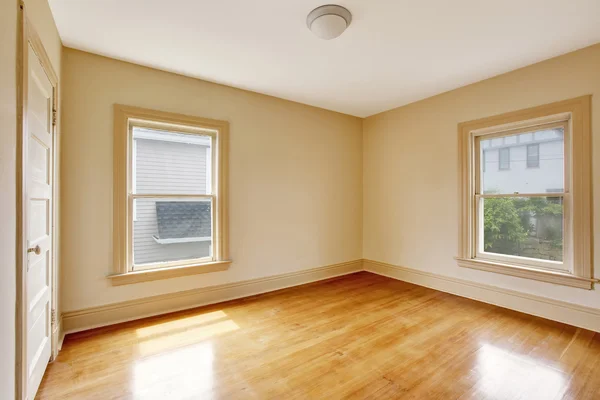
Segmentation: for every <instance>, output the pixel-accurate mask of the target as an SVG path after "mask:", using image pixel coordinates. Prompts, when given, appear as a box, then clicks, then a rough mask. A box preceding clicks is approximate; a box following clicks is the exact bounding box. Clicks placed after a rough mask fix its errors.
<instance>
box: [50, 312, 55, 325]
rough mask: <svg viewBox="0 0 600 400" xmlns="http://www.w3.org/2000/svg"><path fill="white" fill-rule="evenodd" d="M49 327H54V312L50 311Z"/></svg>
mask: <svg viewBox="0 0 600 400" xmlns="http://www.w3.org/2000/svg"><path fill="white" fill-rule="evenodd" d="M50 325H52V327H54V326H56V310H55V309H52V310H51V311H50Z"/></svg>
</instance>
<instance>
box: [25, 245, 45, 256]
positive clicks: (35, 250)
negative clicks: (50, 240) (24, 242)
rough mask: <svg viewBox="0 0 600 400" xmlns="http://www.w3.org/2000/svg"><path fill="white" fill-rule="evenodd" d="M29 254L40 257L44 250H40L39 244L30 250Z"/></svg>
mask: <svg viewBox="0 0 600 400" xmlns="http://www.w3.org/2000/svg"><path fill="white" fill-rule="evenodd" d="M27 253H35V254H36V255H38V256H39V255H40V254H41V253H42V249H41V248H40V245H39V244H38V245H37V246H35V247H30V248H28V249H27Z"/></svg>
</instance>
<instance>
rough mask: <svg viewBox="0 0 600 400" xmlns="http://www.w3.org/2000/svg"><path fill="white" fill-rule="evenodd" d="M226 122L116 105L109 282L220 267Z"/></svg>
mask: <svg viewBox="0 0 600 400" xmlns="http://www.w3.org/2000/svg"><path fill="white" fill-rule="evenodd" d="M226 143H227V123H226V122H223V121H215V120H207V119H202V118H197V117H189V116H184V115H178V114H171V113H163V112H158V111H152V110H143V109H138V108H134V107H126V106H115V194H114V196H115V208H116V209H115V221H114V224H115V235H114V236H115V241H114V246H115V274H114V275H112V276H111V278H113V283H115V284H126V283H135V282H137V281H143V280H153V279H160V278H169V277H174V276H181V275H187V274H191V273H202V272H213V271H215V270H221V269H225V268H226V267H227V264H229V263H230V261H229V260H228V256H227V234H226V233H227V225H226V222H227V218H226V214H227V198H226V194H227V191H226V190H225V189H226V188H225V184H226V174H225V172H226V149H227V148H226Z"/></svg>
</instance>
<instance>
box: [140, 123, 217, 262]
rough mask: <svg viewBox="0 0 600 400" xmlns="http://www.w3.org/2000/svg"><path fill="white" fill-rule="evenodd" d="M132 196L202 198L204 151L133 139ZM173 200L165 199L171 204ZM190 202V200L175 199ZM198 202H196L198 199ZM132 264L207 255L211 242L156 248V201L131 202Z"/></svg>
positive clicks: (200, 147)
mask: <svg viewBox="0 0 600 400" xmlns="http://www.w3.org/2000/svg"><path fill="white" fill-rule="evenodd" d="M135 137H136V135H135V130H134V141H135V142H136V143H135V149H136V150H135V160H133V163H134V165H135V168H134V171H135V182H134V183H135V187H134V191H135V193H136V194H151V193H155V194H206V193H207V165H206V161H207V149H208V148H210V147H209V146H205V145H200V144H189V143H178V142H170V141H162V140H152V139H140V138H137V139H136V138H135ZM172 200H174V199H168V201H172ZM177 200H186V201H194V199H193V198H191V199H190V198H186V199H177ZM198 201H200V199H198ZM135 203H136V204H135V206H134V207H135V214H134V216H135V219H134V223H133V257H134V264H146V263H154V262H161V261H174V260H182V259H189V258H199V257H207V256H209V255H210V247H211V241H204V242H190V243H172V244H159V243H157V242H156V240H155V239H154V236H158V225H157V218H156V199H137V200H136V201H135Z"/></svg>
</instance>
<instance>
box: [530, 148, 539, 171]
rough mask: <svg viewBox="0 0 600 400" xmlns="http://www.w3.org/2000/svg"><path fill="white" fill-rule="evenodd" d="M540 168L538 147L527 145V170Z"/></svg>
mask: <svg viewBox="0 0 600 400" xmlns="http://www.w3.org/2000/svg"><path fill="white" fill-rule="evenodd" d="M539 166H540V145H539V144H537V143H536V144H528V145H527V168H538V167H539Z"/></svg>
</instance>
